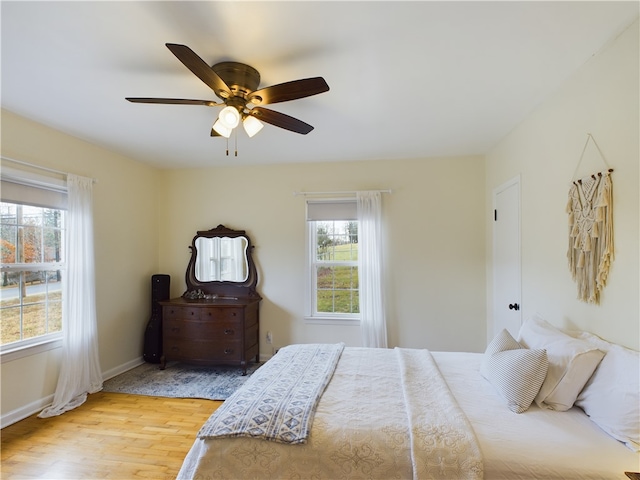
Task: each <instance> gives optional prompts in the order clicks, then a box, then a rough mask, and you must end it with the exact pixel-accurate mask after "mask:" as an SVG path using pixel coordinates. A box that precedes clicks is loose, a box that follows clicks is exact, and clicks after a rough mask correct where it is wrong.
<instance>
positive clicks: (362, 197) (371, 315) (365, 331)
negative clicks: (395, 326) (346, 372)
mask: <svg viewBox="0 0 640 480" xmlns="http://www.w3.org/2000/svg"><path fill="white" fill-rule="evenodd" d="M381 197H382V195H381V193H380V192H379V191H373V192H357V194H356V201H357V204H358V222H359V227H358V228H359V232H358V275H359V277H360V278H359V282H360V318H361V320H360V326H361V327H360V328H361V331H362V344H363V346H365V347H379V348H386V347H387V322H386V319H385V312H384V286H383V282H382V225H381V224H382V220H381V218H382V198H381Z"/></svg>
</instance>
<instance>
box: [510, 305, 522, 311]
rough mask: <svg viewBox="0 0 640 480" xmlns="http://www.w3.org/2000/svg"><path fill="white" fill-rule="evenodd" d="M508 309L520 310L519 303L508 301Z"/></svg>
mask: <svg viewBox="0 0 640 480" xmlns="http://www.w3.org/2000/svg"><path fill="white" fill-rule="evenodd" d="M509 310H516V311H518V310H520V305H518V304H517V303H510V304H509Z"/></svg>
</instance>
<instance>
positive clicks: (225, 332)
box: [224, 328, 233, 335]
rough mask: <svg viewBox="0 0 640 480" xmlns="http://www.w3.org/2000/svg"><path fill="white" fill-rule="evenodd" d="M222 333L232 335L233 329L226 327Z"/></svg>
mask: <svg viewBox="0 0 640 480" xmlns="http://www.w3.org/2000/svg"><path fill="white" fill-rule="evenodd" d="M224 334H225V335H233V330H232V329H230V328H227V329H226V330H225V331H224Z"/></svg>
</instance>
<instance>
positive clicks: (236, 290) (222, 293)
mask: <svg viewBox="0 0 640 480" xmlns="http://www.w3.org/2000/svg"><path fill="white" fill-rule="evenodd" d="M216 237H229V238H236V237H244V238H246V239H247V249H246V260H247V268H248V273H247V278H246V280H245V281H244V282H229V281H211V282H202V281H200V280H198V279H197V278H196V268H195V267H196V261H197V259H198V249H197V247H196V240H198V238H216ZM189 248H190V249H191V258H190V260H189V264H188V265H187V273H186V275H185V280H186V283H187V291H186V292H185V293H184V294H183V296H185V295H186V294H188V293H190V292H193V291H196V290H200V291H202V292H204V293H205V294H207V295H217V296H219V297H260V295H258V293H257V292H256V285H257V284H258V272H257V270H256V266H255V264H254V262H253V256H252V251H253V245H252V244H251V239H250V238H249V236H248V235H247V233H246V232H245V231H244V230H232V229H230V228H227V227H225V226H224V225H218V226H217V227H216V228H212V229H211V230H199V231H197V232H196V236H195V237H193V240H192V241H191V245H190V246H189Z"/></svg>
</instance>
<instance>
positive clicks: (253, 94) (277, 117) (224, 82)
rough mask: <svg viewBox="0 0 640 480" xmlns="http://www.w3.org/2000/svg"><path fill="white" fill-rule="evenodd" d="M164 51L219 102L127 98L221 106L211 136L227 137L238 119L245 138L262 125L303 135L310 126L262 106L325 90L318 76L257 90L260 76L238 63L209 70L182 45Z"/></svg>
mask: <svg viewBox="0 0 640 480" xmlns="http://www.w3.org/2000/svg"><path fill="white" fill-rule="evenodd" d="M166 46H167V48H168V49H169V50H171V52H172V53H173V54H174V55H175V56H176V57H177V58H178V60H180V61H181V62H182V63H183V64H184V66H185V67H187V68H188V69H189V70H191V72H192V73H193V74H194V75H196V76H197V77H198V78H199V79H200V80H202V81H203V82H204V83H205V84H207V85H208V86H209V88H211V90H213V92H214V93H215V94H216V96H217V97H218V98H220V99H221V100H222V103H218V102H212V101H210V100H187V99H179V98H148V97H144V98H143V97H127V98H126V100H128V101H130V102H133V103H156V104H172V105H204V106H207V107H219V106H224V108H223V109H222V110H221V111H220V114H219V115H218V118H217V120H216V121H215V123H214V124H213V127H212V129H211V136H213V137H217V136H222V137H225V138H229V136H230V135H231V133H232V131H233V129H234V128H236V127H237V126H238V124H239V123H240V120H241V119H242V125H243V127H244V130H245V132H246V133H247V135H248V136H249V137H253V136H254V135H255V134H256V133H258V132H259V131H260V130H261V129H262V127H263V126H264V124H263V123H262V122H265V123H269V124H271V125H274V126H276V127H279V128H284V129H285V130H289V131H291V132H295V133H299V134H302V135H306V134H307V133H309V132H310V131H311V130H313V127H312V126H311V125H309V124H308V123H305V122H303V121H301V120H298V119H297V118H294V117H290V116H289V115H285V114H284V113H280V112H277V111H275V110H271V109H267V108H264V107H262V105H268V104H272V103H280V102H288V101H290V100H297V99H299V98H304V97H310V96H312V95H317V94H319V93H324V92H327V91H329V85H327V82H325V80H324V79H323V78H322V77H313V78H305V79H301V80H293V81H291V82H285V83H280V84H278V85H273V86H270V87H265V88H262V89H259V90H258V87H259V86H260V73H259V72H258V71H257V70H256V69H255V68H253V67H251V66H249V65H245V64H244V63H238V62H220V63H216V64H215V65H213V66H212V67H210V66H209V65H208V64H207V63H206V62H205V61H204V60H202V59H201V58H200V57H199V56H198V55H197V54H196V53H195V52H194V51H193V50H191V49H190V48H189V47H187V46H186V45H179V44H175V43H167V44H166Z"/></svg>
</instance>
